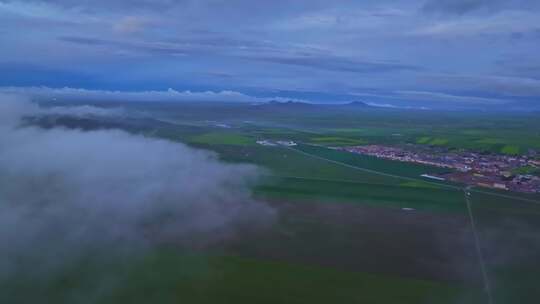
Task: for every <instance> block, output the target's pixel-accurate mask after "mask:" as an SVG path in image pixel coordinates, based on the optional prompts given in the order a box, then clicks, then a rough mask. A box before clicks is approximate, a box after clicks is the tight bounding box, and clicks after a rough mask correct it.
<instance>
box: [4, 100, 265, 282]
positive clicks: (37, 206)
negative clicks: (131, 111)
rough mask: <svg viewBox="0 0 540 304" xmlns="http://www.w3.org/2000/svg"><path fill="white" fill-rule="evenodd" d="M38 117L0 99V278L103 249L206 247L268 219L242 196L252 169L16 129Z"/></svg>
mask: <svg viewBox="0 0 540 304" xmlns="http://www.w3.org/2000/svg"><path fill="white" fill-rule="evenodd" d="M41 111H42V109H40V108H39V107H37V106H36V105H34V104H32V103H28V102H26V101H25V100H24V99H22V100H21V98H19V97H13V96H7V95H0V185H2V186H1V187H0V250H1V251H2V255H3V259H2V261H1V262H0V279H4V278H5V276H8V277H9V276H10V275H13V274H14V273H17V271H18V268H17V267H19V266H17V265H26V264H29V263H30V264H31V265H32V266H35V267H36V269H34V270H35V273H38V272H39V271H40V268H52V269H56V268H58V267H60V266H62V265H65V264H66V263H68V262H69V261H70V260H74V259H77V258H80V257H81V256H84V255H85V254H90V253H91V252H96V251H97V252H99V251H101V250H102V249H104V250H106V251H107V253H108V254H109V253H110V254H111V255H113V254H114V252H115V251H127V252H130V251H136V250H134V248H144V247H147V246H149V245H150V244H152V243H155V242H160V241H168V242H173V243H177V244H184V245H194V244H197V245H198V246H199V245H204V244H205V243H207V242H212V241H215V240H219V239H221V238H223V237H226V236H227V235H228V234H231V233H234V231H235V229H236V228H235V227H237V225H239V224H241V223H246V222H247V223H256V222H259V223H264V222H267V221H268V220H270V219H271V218H272V210H271V209H270V208H269V207H267V206H266V205H264V204H262V203H258V202H255V201H253V199H251V197H250V186H251V185H252V184H253V183H254V182H255V181H256V180H257V177H258V175H259V172H260V169H258V168H256V167H254V166H251V165H241V164H226V163H223V162H220V161H219V160H218V159H217V157H216V155H214V154H212V153H209V152H207V151H202V150H195V149H192V148H189V147H187V146H185V145H182V144H178V143H172V142H168V141H164V140H158V139H151V138H145V137H141V136H135V135H131V134H128V133H125V132H123V131H119V130H107V131H91V132H83V131H79V130H70V129H64V128H53V129H49V130H44V129H40V128H37V127H21V126H20V122H21V121H20V119H21V118H22V117H24V116H28V115H40V113H42V112H41ZM48 111H51V110H48ZM15 261H18V262H19V264H17V263H15ZM21 261H22V264H20V263H21ZM33 263H37V264H33Z"/></svg>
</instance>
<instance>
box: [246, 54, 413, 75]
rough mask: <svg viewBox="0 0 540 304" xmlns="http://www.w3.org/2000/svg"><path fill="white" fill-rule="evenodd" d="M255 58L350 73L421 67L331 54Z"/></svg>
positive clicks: (408, 69) (405, 69)
mask: <svg viewBox="0 0 540 304" xmlns="http://www.w3.org/2000/svg"><path fill="white" fill-rule="evenodd" d="M256 59H257V60H262V61H268V62H273V63H279V64H286V65H296V66H303V67H308V68H313V69H321V70H328V71H338V72H351V73H378V72H395V71H418V70H420V69H421V68H420V67H416V66H412V65H404V64H397V63H384V62H362V61H356V60H352V59H347V58H340V57H331V56H317V55H315V56H310V55H306V56H291V57H261V58H256Z"/></svg>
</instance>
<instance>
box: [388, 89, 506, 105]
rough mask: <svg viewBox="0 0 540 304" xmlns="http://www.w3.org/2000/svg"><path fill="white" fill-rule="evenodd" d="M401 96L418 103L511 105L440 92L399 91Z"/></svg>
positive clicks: (492, 99)
mask: <svg viewBox="0 0 540 304" xmlns="http://www.w3.org/2000/svg"><path fill="white" fill-rule="evenodd" d="M396 93H397V94H398V95H399V96H401V97H403V98H404V99H412V100H418V101H433V102H447V103H468V104H492V105H493V104H505V103H510V102H511V101H510V100H504V99H497V98H485V97H476V96H460V95H452V94H446V93H440V92H425V91H397V92H396Z"/></svg>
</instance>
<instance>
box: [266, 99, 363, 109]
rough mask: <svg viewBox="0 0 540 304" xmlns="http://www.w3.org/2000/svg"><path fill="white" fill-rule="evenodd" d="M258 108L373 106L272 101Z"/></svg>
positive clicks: (357, 103)
mask: <svg viewBox="0 0 540 304" xmlns="http://www.w3.org/2000/svg"><path fill="white" fill-rule="evenodd" d="M256 106H257V107H260V108H264V109H268V110H273V109H274V110H286V109H291V110H292V109H306V110H309V109H313V110H315V109H326V110H328V109H349V110H351V109H364V108H371V107H372V106H370V105H368V104H366V103H365V102H362V101H351V102H349V103H341V104H322V103H307V102H301V101H293V100H289V101H277V100H271V101H269V102H267V103H263V104H257V105H256Z"/></svg>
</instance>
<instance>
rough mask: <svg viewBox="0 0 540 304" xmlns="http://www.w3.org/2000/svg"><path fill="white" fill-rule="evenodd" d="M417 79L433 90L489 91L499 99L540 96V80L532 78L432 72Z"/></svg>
mask: <svg viewBox="0 0 540 304" xmlns="http://www.w3.org/2000/svg"><path fill="white" fill-rule="evenodd" d="M417 80H418V81H419V82H422V83H424V84H425V85H426V86H429V87H431V88H432V89H433V90H444V91H448V90H450V91H461V92H469V93H474V92H476V93H490V94H496V95H499V96H500V97H501V98H500V99H503V98H504V97H512V96H514V97H515V96H517V97H536V96H540V80H538V79H534V78H524V77H502V76H476V75H448V74H442V75H433V74H432V75H424V76H421V77H418V79H417Z"/></svg>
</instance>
